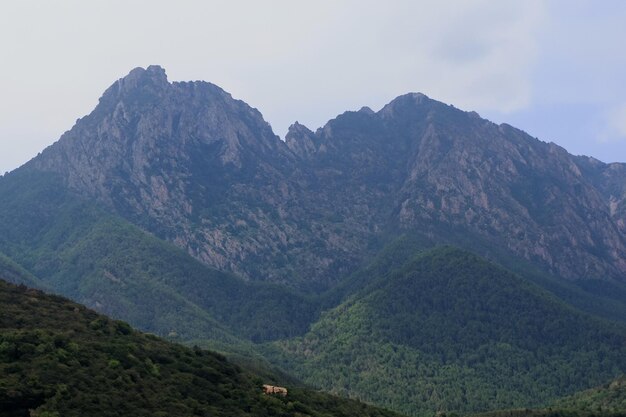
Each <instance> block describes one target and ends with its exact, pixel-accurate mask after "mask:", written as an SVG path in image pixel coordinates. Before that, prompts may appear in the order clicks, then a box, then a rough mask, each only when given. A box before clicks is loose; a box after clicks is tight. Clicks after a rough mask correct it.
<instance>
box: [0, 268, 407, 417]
mask: <svg viewBox="0 0 626 417" xmlns="http://www.w3.org/2000/svg"><path fill="white" fill-rule="evenodd" d="M0 311H1V312H2V313H1V314H0V415H2V416H7V417H8V416H12V417H18V416H19V417H23V416H24V417H25V416H29V415H36V416H40V417H44V416H45V417H60V416H63V417H74V416H81V417H82V416H91V417H100V416H111V417H113V416H120V417H121V416H151V417H152V416H191V415H194V416H245V415H249V416H293V415H302V416H305V415H310V416H346V417H347V416H381V417H382V416H390V417H391V416H393V415H395V414H394V413H391V412H387V411H384V410H379V409H376V408H373V407H368V406H366V405H364V404H361V403H357V402H354V401H349V400H342V399H339V398H336V397H331V396H329V395H324V394H320V393H316V392H313V391H310V390H304V389H302V388H297V387H296V388H291V387H289V388H290V390H289V394H288V395H287V397H285V398H283V397H273V396H271V397H270V396H266V395H264V394H262V390H261V385H262V384H263V383H264V382H265V381H264V380H261V379H260V378H258V377H256V376H254V375H252V374H250V373H248V372H247V371H245V370H242V369H241V368H239V367H237V366H235V365H232V364H231V363H229V362H228V361H227V360H226V359H224V358H223V357H222V356H220V355H217V354H214V353H211V352H208V351H202V350H199V349H190V348H186V347H183V346H181V345H177V344H173V343H169V342H166V341H163V340H161V339H158V338H157V337H155V336H151V335H146V334H143V333H140V332H137V331H135V330H133V329H132V328H131V327H130V326H128V325H127V324H126V323H124V322H120V321H114V320H111V319H108V318H107V317H105V316H102V315H99V314H97V313H95V312H93V311H91V310H88V309H86V308H85V307H83V306H81V305H78V304H75V303H73V302H70V301H68V300H66V299H64V298H61V297H57V296H49V295H44V294H43V293H41V292H39V291H37V290H32V289H28V288H26V287H17V286H14V285H11V284H7V283H6V282H4V281H1V280H0ZM29 410H32V412H29Z"/></svg>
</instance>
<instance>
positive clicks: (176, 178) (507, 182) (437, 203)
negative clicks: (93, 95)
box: [20, 66, 626, 291]
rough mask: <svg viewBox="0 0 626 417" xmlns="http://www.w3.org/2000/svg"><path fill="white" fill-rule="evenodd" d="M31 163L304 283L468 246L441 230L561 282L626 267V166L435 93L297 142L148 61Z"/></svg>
mask: <svg viewBox="0 0 626 417" xmlns="http://www.w3.org/2000/svg"><path fill="white" fill-rule="evenodd" d="M20 170H30V171H41V172H56V173H57V174H58V175H60V176H61V177H62V178H63V181H64V182H65V183H66V184H67V186H69V187H70V188H72V189H75V190H77V191H79V192H81V193H85V194H86V195H89V196H91V197H92V198H94V199H96V200H98V201H100V202H101V203H103V204H105V205H106V206H108V207H109V208H111V209H113V210H115V211H116V212H117V213H118V214H120V215H122V216H123V217H125V218H127V219H129V220H130V221H131V222H133V223H135V224H138V225H139V226H140V227H142V228H145V229H146V230H149V231H151V232H153V233H155V234H156V235H157V236H159V237H160V238H164V239H166V240H169V241H171V242H174V243H175V244H176V245H177V246H179V247H182V248H183V249H185V250H186V251H188V252H189V253H190V254H191V255H192V256H194V257H196V258H197V259H199V260H201V261H202V262H204V263H206V264H208V265H210V266H213V267H216V268H218V269H221V270H225V271H230V272H234V273H236V274H238V275H241V276H243V277H244V278H246V279H252V280H268V281H273V282H277V283H280V284H282V285H288V286H292V287H294V288H300V289H308V290H313V291H319V289H324V288H329V287H331V286H333V285H334V284H335V283H337V282H338V280H340V279H341V277H342V276H345V275H347V274H348V273H349V271H350V270H354V268H355V267H357V266H358V265H359V264H360V263H361V262H362V260H363V259H365V258H367V257H368V256H370V255H371V254H372V253H373V251H375V250H376V248H374V247H372V246H371V244H370V242H372V240H373V239H376V238H377V237H378V236H381V235H383V234H384V233H385V231H390V232H391V233H395V232H394V230H400V231H405V232H411V233H421V234H426V235H429V236H437V239H438V240H439V241H440V243H445V242H446V241H449V242H450V243H454V241H450V239H452V238H451V237H450V236H446V234H445V233H441V230H440V229H442V228H444V229H445V228H451V229H455V230H457V231H458V232H459V233H463V234H466V235H472V234H473V235H476V236H477V237H481V238H484V239H487V240H489V241H491V242H492V244H495V245H498V246H503V247H505V248H506V249H507V250H508V251H510V252H511V253H513V254H515V255H516V256H520V257H522V258H524V259H525V260H527V261H530V262H531V263H535V264H537V265H540V266H541V267H542V268H544V269H545V270H546V271H548V272H550V273H551V274H554V275H556V276H559V277H562V278H566V279H570V280H571V279H587V278H596V279H597V278H601V279H607V278H613V279H618V280H621V281H623V280H624V277H625V276H626V239H625V238H624V221H625V218H624V216H626V208H625V207H626V203H625V201H626V200H625V198H626V197H625V196H626V189H625V187H623V186H621V185H620V184H621V182H620V180H621V178H626V177H625V176H624V175H626V174H624V173H625V172H626V169H624V168H623V165H620V164H614V165H610V166H606V165H602V164H601V163H598V162H593V163H590V162H589V160H587V161H586V160H584V158H580V157H573V156H571V155H569V154H568V153H567V152H566V151H565V150H563V149H562V148H560V147H558V146H557V145H554V144H546V143H543V142H540V141H538V140H536V139H534V138H531V137H530V136H528V135H527V134H525V133H524V132H522V131H519V130H517V129H515V128H512V127H510V126H508V125H505V124H501V125H495V124H493V123H491V122H489V121H487V120H484V119H481V118H480V117H479V116H478V114H476V113H475V112H464V111H461V110H458V109H456V108H454V107H453V106H450V105H446V104H443V103H440V102H438V101H436V100H432V99H430V98H428V97H427V96H425V95H423V94H420V93H409V94H405V95H402V96H399V97H397V98H396V99H394V100H392V101H391V102H390V103H388V104H387V105H385V106H384V107H383V108H382V109H381V110H379V111H378V112H373V111H371V110H368V109H361V110H359V111H356V112H345V113H343V114H341V115H339V116H337V117H336V118H334V119H332V120H330V121H329V122H328V123H326V125H324V126H323V127H320V128H319V129H317V130H316V132H313V131H311V130H309V129H308V128H306V127H305V126H303V125H300V124H299V123H295V124H294V125H292V126H291V127H290V129H289V132H288V133H287V135H286V138H285V141H284V142H283V141H281V140H280V139H279V138H278V137H277V136H276V135H275V134H274V133H273V132H272V130H271V127H270V126H269V124H268V123H267V122H266V121H264V120H263V118H262V116H261V114H260V113H259V112H258V110H256V109H253V108H251V107H250V106H248V105H247V104H245V103H244V102H242V101H240V100H234V99H232V97H231V96H230V95H229V94H228V93H226V92H224V90H222V89H221V88H219V87H217V86H214V85H213V84H210V83H206V82H190V83H186V82H174V83H170V82H169V81H168V80H167V77H166V75H165V71H164V70H163V69H162V68H161V67H158V66H150V67H148V68H147V69H142V68H136V69H134V70H132V71H131V73H130V74H129V75H128V76H126V77H125V78H122V79H120V80H119V81H117V82H116V83H114V84H113V85H112V86H111V87H110V88H109V89H107V91H106V92H105V94H104V95H103V97H102V98H101V100H100V102H99V104H98V106H97V107H96V109H95V110H94V111H93V112H92V113H91V114H90V115H88V116H86V117H85V118H83V119H80V120H79V121H78V122H77V124H76V125H75V126H74V127H73V128H72V130H70V131H68V132H67V133H66V134H64V135H63V137H62V138H61V139H60V140H59V141H58V142H57V143H55V144H54V145H52V146H51V147H49V148H47V149H46V150H45V151H44V152H42V154H41V155H39V156H38V157H36V158H34V159H33V160H32V161H30V162H29V163H27V164H26V165H25V166H23V167H22V168H20ZM585 175H587V176H589V178H587V177H585ZM287 259H290V261H289V262H288V261H287Z"/></svg>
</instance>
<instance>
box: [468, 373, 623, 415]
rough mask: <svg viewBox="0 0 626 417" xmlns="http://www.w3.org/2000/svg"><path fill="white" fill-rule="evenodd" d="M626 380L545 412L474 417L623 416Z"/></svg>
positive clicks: (579, 395)
mask: <svg viewBox="0 0 626 417" xmlns="http://www.w3.org/2000/svg"><path fill="white" fill-rule="evenodd" d="M624 416H626V379H625V378H624V377H623V376H622V377H620V378H617V379H615V380H612V381H611V382H609V383H607V384H604V385H602V386H600V387H596V388H593V389H590V390H586V391H582V392H578V393H576V394H574V395H572V396H570V397H565V398H562V399H560V400H559V401H557V402H556V403H554V404H552V406H550V407H547V408H544V409H537V410H532V409H515V410H499V411H490V412H487V413H481V414H477V415H475V416H474V417H624Z"/></svg>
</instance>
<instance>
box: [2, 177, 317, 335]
mask: <svg viewBox="0 0 626 417" xmlns="http://www.w3.org/2000/svg"><path fill="white" fill-rule="evenodd" d="M0 195H2V196H3V198H2V200H0V251H2V252H4V253H5V254H6V255H7V256H9V257H10V258H11V259H12V260H13V261H15V262H12V263H13V264H19V265H20V266H21V267H22V268H24V269H26V270H27V271H28V272H29V273H30V274H32V275H29V276H30V277H31V278H29V280H28V282H26V283H27V284H30V285H35V286H47V287H48V288H50V289H51V290H53V291H54V292H56V293H59V294H62V295H65V296H67V297H70V298H72V299H74V300H76V301H79V302H81V303H84V304H86V305H88V306H90V307H92V308H95V309H97V310H98V311H101V312H104V313H106V314H108V315H110V316H112V317H116V318H123V319H124V320H126V321H128V322H130V323H131V324H133V325H135V326H138V327H140V328H141V329H144V330H149V331H151V332H155V333H158V334H162V335H172V336H177V337H179V338H180V339H181V340H188V339H212V340H213V341H225V342H227V343H230V344H232V343H239V342H240V340H239V341H238V340H237V338H235V337H234V336H237V337H238V338H240V339H250V340H253V341H255V340H272V339H276V338H280V337H287V336H293V335H295V334H302V333H304V331H305V330H306V328H307V326H308V323H309V322H310V321H311V320H312V318H311V317H312V316H313V315H314V314H315V312H316V307H315V306H314V305H313V302H312V301H311V300H309V299H308V298H305V297H303V296H300V295H298V294H296V293H294V292H292V291H290V290H287V289H285V288H281V287H279V286H277V285H272V284H264V283H248V282H244V281H242V280H241V279H239V278H237V277H235V276H233V275H231V274H226V273H222V272H219V271H216V270H214V269H211V268H208V267H206V266H205V265H203V264H201V263H200V262H198V261H197V260H195V259H193V258H192V257H190V256H189V255H188V254H186V253H185V252H183V251H182V250H180V249H178V248H176V247H174V246H173V245H171V244H169V243H165V242H164V241H162V240H160V239H157V238H156V237H154V236H152V235H150V234H148V233H146V232H144V231H143V230H141V229H139V228H138V227H136V226H133V225H131V224H130V223H128V222H126V221H125V220H123V219H121V218H119V217H117V216H114V215H111V214H108V213H106V212H105V211H104V210H102V209H101V208H99V207H97V206H95V205H93V204H92V203H89V202H86V201H84V200H82V199H81V198H79V197H78V196H76V195H74V194H72V193H71V192H69V191H67V190H66V189H65V188H64V187H62V186H60V185H59V184H58V182H57V181H56V180H55V178H54V177H49V176H48V177H47V176H42V175H33V174H27V173H21V172H17V173H15V174H9V176H8V177H6V176H5V177H4V178H1V179H0ZM7 262H8V260H7ZM34 277H37V280H35V281H33V279H34ZM9 279H10V277H9Z"/></svg>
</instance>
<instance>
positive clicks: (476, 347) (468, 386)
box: [268, 248, 626, 415]
mask: <svg viewBox="0 0 626 417" xmlns="http://www.w3.org/2000/svg"><path fill="white" fill-rule="evenodd" d="M268 351H269V354H270V355H272V354H273V355H274V358H275V360H278V361H282V363H283V365H284V367H285V368H286V369H290V370H293V371H294V372H295V373H296V375H297V376H299V377H301V378H303V380H304V381H306V382H309V383H312V384H314V385H316V386H318V387H322V388H324V389H326V390H330V391H332V392H337V393H341V394H342V395H349V396H352V397H356V398H361V399H363V400H366V401H372V402H374V403H377V404H379V405H384V406H386V407H390V408H393V409H396V410H401V411H403V412H406V413H408V414H414V415H432V414H434V413H435V412H436V411H461V412H468V411H479V410H489V409H494V408H511V407H518V406H538V405H542V404H547V403H549V402H550V401H551V400H553V399H555V398H557V397H560V396H563V395H566V394H568V393H572V392H574V391H577V390H580V389H584V388H587V387H590V386H594V385H597V384H599V383H601V382H602V381H604V380H606V379H608V378H611V377H614V376H616V375H617V374H619V373H620V372H623V371H624V369H626V331H625V330H624V328H623V327H620V326H618V325H615V326H614V325H611V324H607V323H605V322H602V321H600V320H596V319H594V318H592V317H591V316H588V315H585V314H583V313H580V312H578V311H576V310H574V309H572V308H570V307H568V306H566V305H565V304H563V303H562V302H560V301H559V300H557V299H556V298H554V297H552V296H550V295H548V294H547V293H545V292H544V291H543V290H541V289H539V287H536V286H534V285H532V284H529V283H527V282H525V281H523V280H521V279H520V278H518V277H516V276H515V275H513V274H511V273H509V272H507V271H506V270H504V269H502V268H500V267H497V266H495V265H493V264H490V263H488V262H486V261H484V260H482V259H480V258H478V257H477V256H475V255H472V254H470V253H467V252H463V251H460V250H457V249H454V248H439V249H435V250H432V251H429V252H426V253H423V254H421V255H418V256H417V257H415V258H414V259H412V260H410V261H409V262H407V263H406V264H405V265H403V266H402V267H400V268H396V269H395V270H393V271H391V272H389V273H386V274H385V273H383V274H381V275H379V276H372V277H370V280H369V284H366V285H365V288H363V289H362V290H361V291H359V292H357V293H356V294H355V295H354V296H352V297H350V298H349V299H348V300H347V301H346V302H344V303H343V304H341V305H340V306H338V307H337V308H334V309H332V310H331V311H329V312H327V313H325V314H324V315H323V316H322V318H321V319H320V320H319V321H318V322H317V323H316V324H315V325H314V326H313V327H312V329H311V331H310V332H309V333H308V334H307V335H306V336H304V337H301V338H296V339H292V340H290V341H282V342H276V343H274V344H273V345H272V346H270V347H269V348H268Z"/></svg>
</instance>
